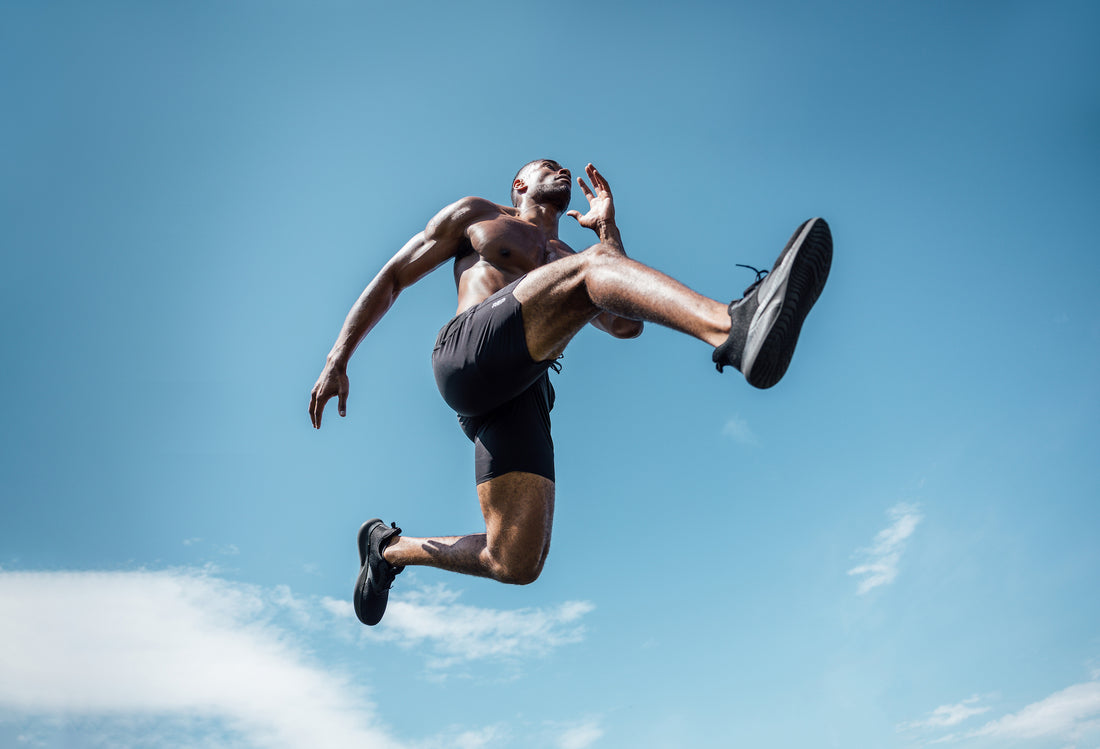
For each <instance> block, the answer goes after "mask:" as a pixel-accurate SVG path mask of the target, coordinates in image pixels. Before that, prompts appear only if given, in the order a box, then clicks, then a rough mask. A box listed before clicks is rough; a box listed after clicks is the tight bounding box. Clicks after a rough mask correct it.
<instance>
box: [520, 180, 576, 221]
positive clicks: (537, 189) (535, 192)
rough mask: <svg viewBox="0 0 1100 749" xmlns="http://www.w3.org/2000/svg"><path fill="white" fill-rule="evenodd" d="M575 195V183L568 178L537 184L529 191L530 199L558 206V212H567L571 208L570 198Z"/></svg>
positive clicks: (553, 206) (552, 206) (554, 206)
mask: <svg viewBox="0 0 1100 749" xmlns="http://www.w3.org/2000/svg"><path fill="white" fill-rule="evenodd" d="M572 196H573V183H572V182H569V181H566V180H553V181H551V182H545V183H543V184H540V185H535V186H534V187H532V188H531V192H530V193H528V199H529V200H531V201H533V202H535V203H540V204H542V205H548V206H550V207H551V208H557V209H558V213H565V211H566V210H567V209H568V208H569V199H570V198H571V197H572Z"/></svg>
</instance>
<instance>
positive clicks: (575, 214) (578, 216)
mask: <svg viewBox="0 0 1100 749" xmlns="http://www.w3.org/2000/svg"><path fill="white" fill-rule="evenodd" d="M565 215H566V216H572V217H573V218H575V219H577V221H578V222H579V221H580V220H581V212H580V211H566V212H565Z"/></svg>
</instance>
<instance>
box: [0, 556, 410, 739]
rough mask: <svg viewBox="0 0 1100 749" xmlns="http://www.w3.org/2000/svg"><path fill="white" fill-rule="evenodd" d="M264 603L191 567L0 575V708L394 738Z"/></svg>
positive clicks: (279, 734) (265, 735) (255, 735)
mask: <svg viewBox="0 0 1100 749" xmlns="http://www.w3.org/2000/svg"><path fill="white" fill-rule="evenodd" d="M277 595H278V596H279V597H280V598H282V599H283V600H284V601H285V600H288V599H289V598H290V596H289V591H285V590H284V591H278V593H277ZM264 608H265V596H264V593H263V592H262V591H261V590H259V589H257V588H254V587H251V586H245V585H240V584H233V583H228V582H225V581H222V580H218V579H216V578H213V577H210V576H208V575H205V574H203V573H199V572H194V571H162V572H144V571H142V572H0V709H2V710H3V711H4V712H5V713H8V714H11V713H14V714H15V715H18V716H24V717H26V716H29V717H35V716H38V717H45V718H49V716H68V717H70V718H74V719H78V720H90V721H93V722H94V721H95V720H96V719H114V720H120V721H122V722H123V723H125V722H126V721H130V722H132V721H134V720H138V721H139V722H140V721H141V720H149V719H151V718H153V717H156V716H162V717H167V718H170V719H173V718H174V719H176V720H184V722H185V723H189V724H191V723H196V722H202V721H204V720H205V721H211V720H213V721H216V722H221V723H222V724H223V725H224V727H226V728H227V729H228V730H230V731H231V732H234V733H237V734H241V735H243V736H244V737H246V739H247V741H246V743H248V744H252V745H262V746H269V747H328V746H359V747H384V748H385V747H397V746H399V744H398V743H397V742H396V741H395V740H394V739H393V738H392V737H391V736H390V735H389V732H388V731H387V730H385V729H384V728H382V727H380V726H379V725H378V723H377V722H376V720H375V717H374V709H373V705H372V704H371V703H370V701H369V700H367V699H366V696H365V694H364V693H363V691H362V690H361V689H359V688H357V687H356V686H355V685H354V684H353V683H352V682H351V681H350V680H349V679H348V678H347V677H346V676H343V675H341V674H338V673H333V672H331V671H326V670H324V669H322V668H320V667H318V666H317V665H315V664H313V663H311V662H310V661H309V659H308V658H307V657H306V656H305V654H304V653H303V651H302V650H301V649H300V648H301V646H300V645H296V644H295V642H296V640H295V639H293V638H290V637H288V636H287V633H286V632H285V631H284V630H282V629H280V628H278V627H276V626H274V625H273V624H271V623H270V621H265V619H264V616H263V613H264Z"/></svg>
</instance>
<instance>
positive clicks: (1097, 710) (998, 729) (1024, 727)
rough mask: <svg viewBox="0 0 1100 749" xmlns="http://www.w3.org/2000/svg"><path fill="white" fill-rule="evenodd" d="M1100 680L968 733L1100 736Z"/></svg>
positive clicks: (1010, 735) (973, 734)
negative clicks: (1086, 734)
mask: <svg viewBox="0 0 1100 749" xmlns="http://www.w3.org/2000/svg"><path fill="white" fill-rule="evenodd" d="M1098 718H1100V681H1089V682H1085V683H1084V684H1075V685H1073V686H1071V687H1067V688H1066V689H1063V690H1062V691H1060V692H1056V693H1055V694H1052V695H1051V696H1049V697H1047V698H1046V699H1043V700H1040V701H1039V702H1035V703H1032V704H1031V705H1028V706H1027V707H1025V708H1024V709H1023V710H1021V711H1019V712H1018V713H1013V714H1010V715H1006V716H1004V717H1003V718H999V719H997V720H994V721H990V722H989V723H986V724H985V725H984V726H982V727H981V728H980V729H978V730H977V731H974V732H973V733H972V734H970V735H971V736H992V737H996V738H1005V739H1009V738H1011V739H1029V738H1039V737H1046V736H1051V737H1061V738H1071V739H1073V738H1080V737H1081V736H1082V735H1083V734H1085V733H1089V734H1090V735H1092V734H1094V733H1095V734H1096V735H1094V736H1093V738H1098V737H1100V720H1098Z"/></svg>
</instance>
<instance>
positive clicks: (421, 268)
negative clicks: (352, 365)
mask: <svg viewBox="0 0 1100 749" xmlns="http://www.w3.org/2000/svg"><path fill="white" fill-rule="evenodd" d="M482 203H486V204H487V203H488V201H481V200H480V199H478V198H465V199H463V200H460V201H458V202H457V203H453V204H451V205H449V206H447V207H446V208H444V209H443V210H442V211H440V212H439V213H438V214H436V216H435V217H434V218H433V219H432V220H431V221H430V222H428V226H427V228H426V229H424V231H422V232H420V233H419V234H417V235H416V236H415V237H413V238H412V239H410V240H409V241H408V242H407V243H406V244H405V246H404V247H402V248H401V249H400V250H399V251H398V252H397V254H396V255H394V256H393V257H392V258H390V260H389V262H387V263H386V264H385V265H384V266H383V267H382V270H380V271H379V272H378V275H376V276H375V277H374V279H373V280H372V281H371V282H370V283H369V284H367V288H366V289H364V290H363V293H362V294H360V295H359V299H357V300H356V302H355V304H354V305H352V308H351V311H350V312H348V316H347V318H345V320H344V325H343V327H341V328H340V334H339V335H338V336H337V337H336V343H335V344H333V346H332V350H331V351H330V352H329V355H328V357H327V359H326V360H325V368H324V369H323V370H322V371H321V376H320V377H318V378H317V384H316V385H314V386H313V392H312V393H311V394H310V399H309V418H310V420H311V421H312V422H313V426H314V428H316V429H320V428H321V415H322V413H324V410H325V404H326V403H328V401H329V400H330V399H331V398H332V397H333V396H335V397H336V398H337V409H338V410H339V412H340V415H341V416H344V415H346V414H347V401H348V375H347V367H348V361H349V360H350V359H351V355H352V354H353V353H354V352H355V349H356V348H357V347H358V346H359V344H360V343H361V342H362V340H363V339H364V338H365V337H366V335H367V333H369V332H370V331H371V329H373V328H374V326H375V325H377V324H378V321H379V320H381V319H382V317H383V316H384V315H385V314H386V312H387V311H389V309H390V307H392V306H393V303H394V301H396V300H397V296H398V295H399V294H400V293H401V292H402V291H403V290H404V289H407V288H408V287H409V286H412V285H413V284H414V283H416V282H417V281H419V280H420V279H421V278H423V277H424V276H426V275H427V274H428V273H430V272H431V271H433V270H435V269H436V268H438V267H439V266H440V265H442V264H443V263H445V262H447V261H448V260H450V259H451V258H453V257H454V256H455V252H456V251H457V249H458V246H459V242H460V241H461V239H462V237H463V236H464V235H465V231H466V227H467V226H469V224H470V221H471V220H472V219H473V218H474V217H475V216H476V215H477V214H478V213H479V212H480V210H481V209H482V208H483V207H482V205H481V204H482Z"/></svg>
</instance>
